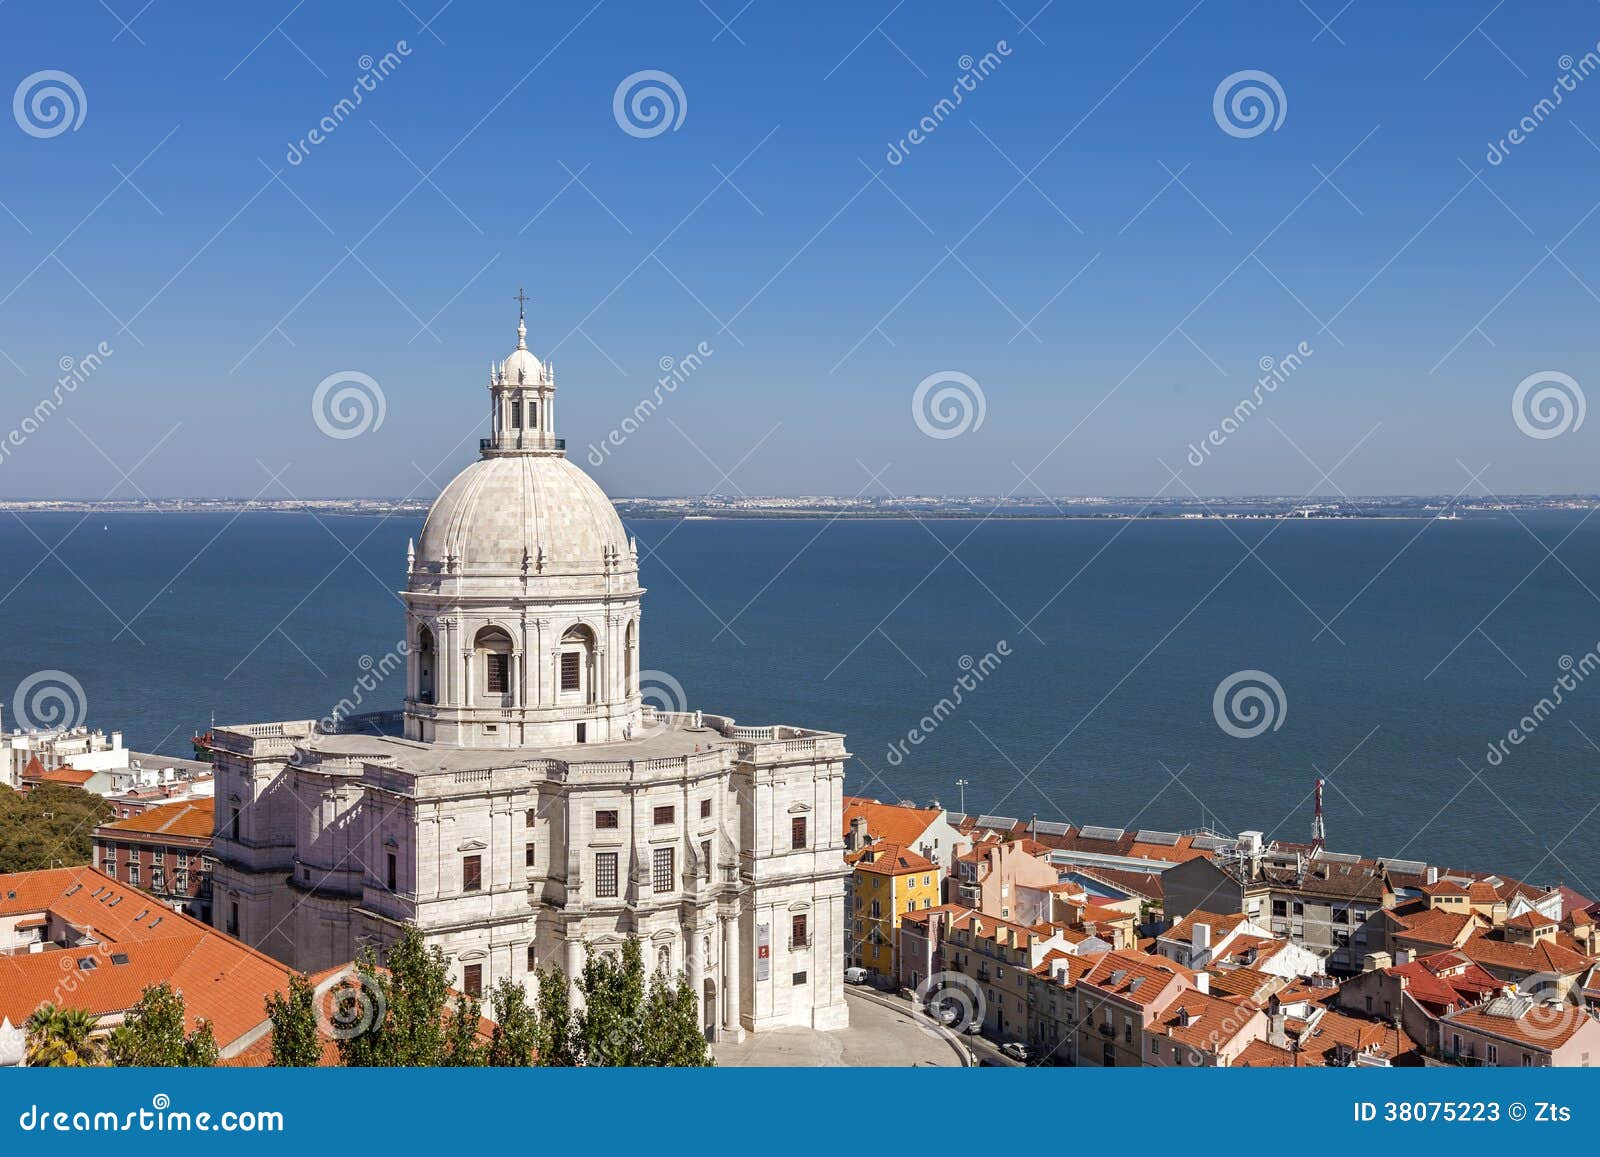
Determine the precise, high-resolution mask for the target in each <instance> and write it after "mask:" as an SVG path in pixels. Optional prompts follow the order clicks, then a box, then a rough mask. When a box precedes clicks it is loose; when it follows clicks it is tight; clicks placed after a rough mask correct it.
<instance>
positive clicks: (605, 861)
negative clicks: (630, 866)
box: [594, 852, 617, 896]
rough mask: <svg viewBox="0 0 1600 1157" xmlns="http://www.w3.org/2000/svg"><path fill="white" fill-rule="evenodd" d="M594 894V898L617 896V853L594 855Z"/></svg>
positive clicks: (598, 853) (597, 853)
mask: <svg viewBox="0 0 1600 1157" xmlns="http://www.w3.org/2000/svg"><path fill="white" fill-rule="evenodd" d="M594 894H595V895H596V896H615V895H616V894H617V853H615V852H596V853H595V854H594Z"/></svg>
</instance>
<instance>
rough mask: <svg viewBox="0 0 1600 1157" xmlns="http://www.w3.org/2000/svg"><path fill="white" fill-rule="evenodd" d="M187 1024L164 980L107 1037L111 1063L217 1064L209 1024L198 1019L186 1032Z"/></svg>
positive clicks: (147, 991) (162, 1066)
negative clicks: (108, 1037) (192, 1028)
mask: <svg viewBox="0 0 1600 1157" xmlns="http://www.w3.org/2000/svg"><path fill="white" fill-rule="evenodd" d="M187 1024H188V1013H187V1011H186V1010H185V1008H184V1005H183V997H182V996H180V995H179V994H178V993H176V992H174V991H173V990H172V986H171V985H170V984H168V983H166V982H165V981H162V982H161V983H160V984H154V985H151V986H150V987H149V988H147V989H145V990H144V994H143V995H142V996H140V997H139V1003H138V1004H136V1005H134V1007H133V1009H132V1010H131V1011H130V1012H129V1013H128V1015H127V1018H126V1019H125V1020H124V1021H123V1022H122V1026H121V1027H120V1028H118V1029H117V1030H116V1031H115V1032H113V1033H112V1034H111V1041H110V1046H109V1049H108V1051H109V1053H110V1056H111V1063H112V1064H114V1065H118V1066H121V1067H125V1068H126V1067H134V1068H157V1069H172V1068H211V1067H212V1066H214V1065H215V1064H216V1063H217V1040H216V1037H215V1036H213V1035H212V1032H211V1025H210V1024H209V1023H207V1022H206V1021H204V1020H202V1021H200V1022H198V1024H197V1025H196V1027H195V1029H194V1031H193V1032H188V1033H186V1032H185V1031H184V1029H185V1026H186V1025H187Z"/></svg>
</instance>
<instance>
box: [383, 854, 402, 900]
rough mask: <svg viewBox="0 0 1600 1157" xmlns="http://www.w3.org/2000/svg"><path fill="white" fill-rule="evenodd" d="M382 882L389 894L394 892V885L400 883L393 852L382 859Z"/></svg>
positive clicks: (397, 866)
mask: <svg viewBox="0 0 1600 1157" xmlns="http://www.w3.org/2000/svg"><path fill="white" fill-rule="evenodd" d="M383 881H384V883H385V884H386V885H388V888H389V891H391V892H393V891H394V890H395V887H396V885H397V884H398V883H399V882H400V870H399V865H398V863H397V862H396V861H395V856H394V853H393V852H390V853H388V854H387V855H386V856H385V857H384V865H383Z"/></svg>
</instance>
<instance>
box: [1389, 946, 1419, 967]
mask: <svg viewBox="0 0 1600 1157" xmlns="http://www.w3.org/2000/svg"><path fill="white" fill-rule="evenodd" d="M1415 955H1416V953H1415V952H1413V951H1411V949H1409V948H1396V949H1395V950H1394V962H1395V963H1396V964H1410V963H1411V960H1412V957H1414V956H1415Z"/></svg>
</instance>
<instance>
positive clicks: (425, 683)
mask: <svg viewBox="0 0 1600 1157" xmlns="http://www.w3.org/2000/svg"><path fill="white" fill-rule="evenodd" d="M435 669H436V668H435V652H434V646H433V631H432V630H430V629H429V628H428V627H427V625H426V624H424V625H423V626H421V627H419V628H417V687H416V696H417V702H418V703H432V702H433V676H434V671H435Z"/></svg>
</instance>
